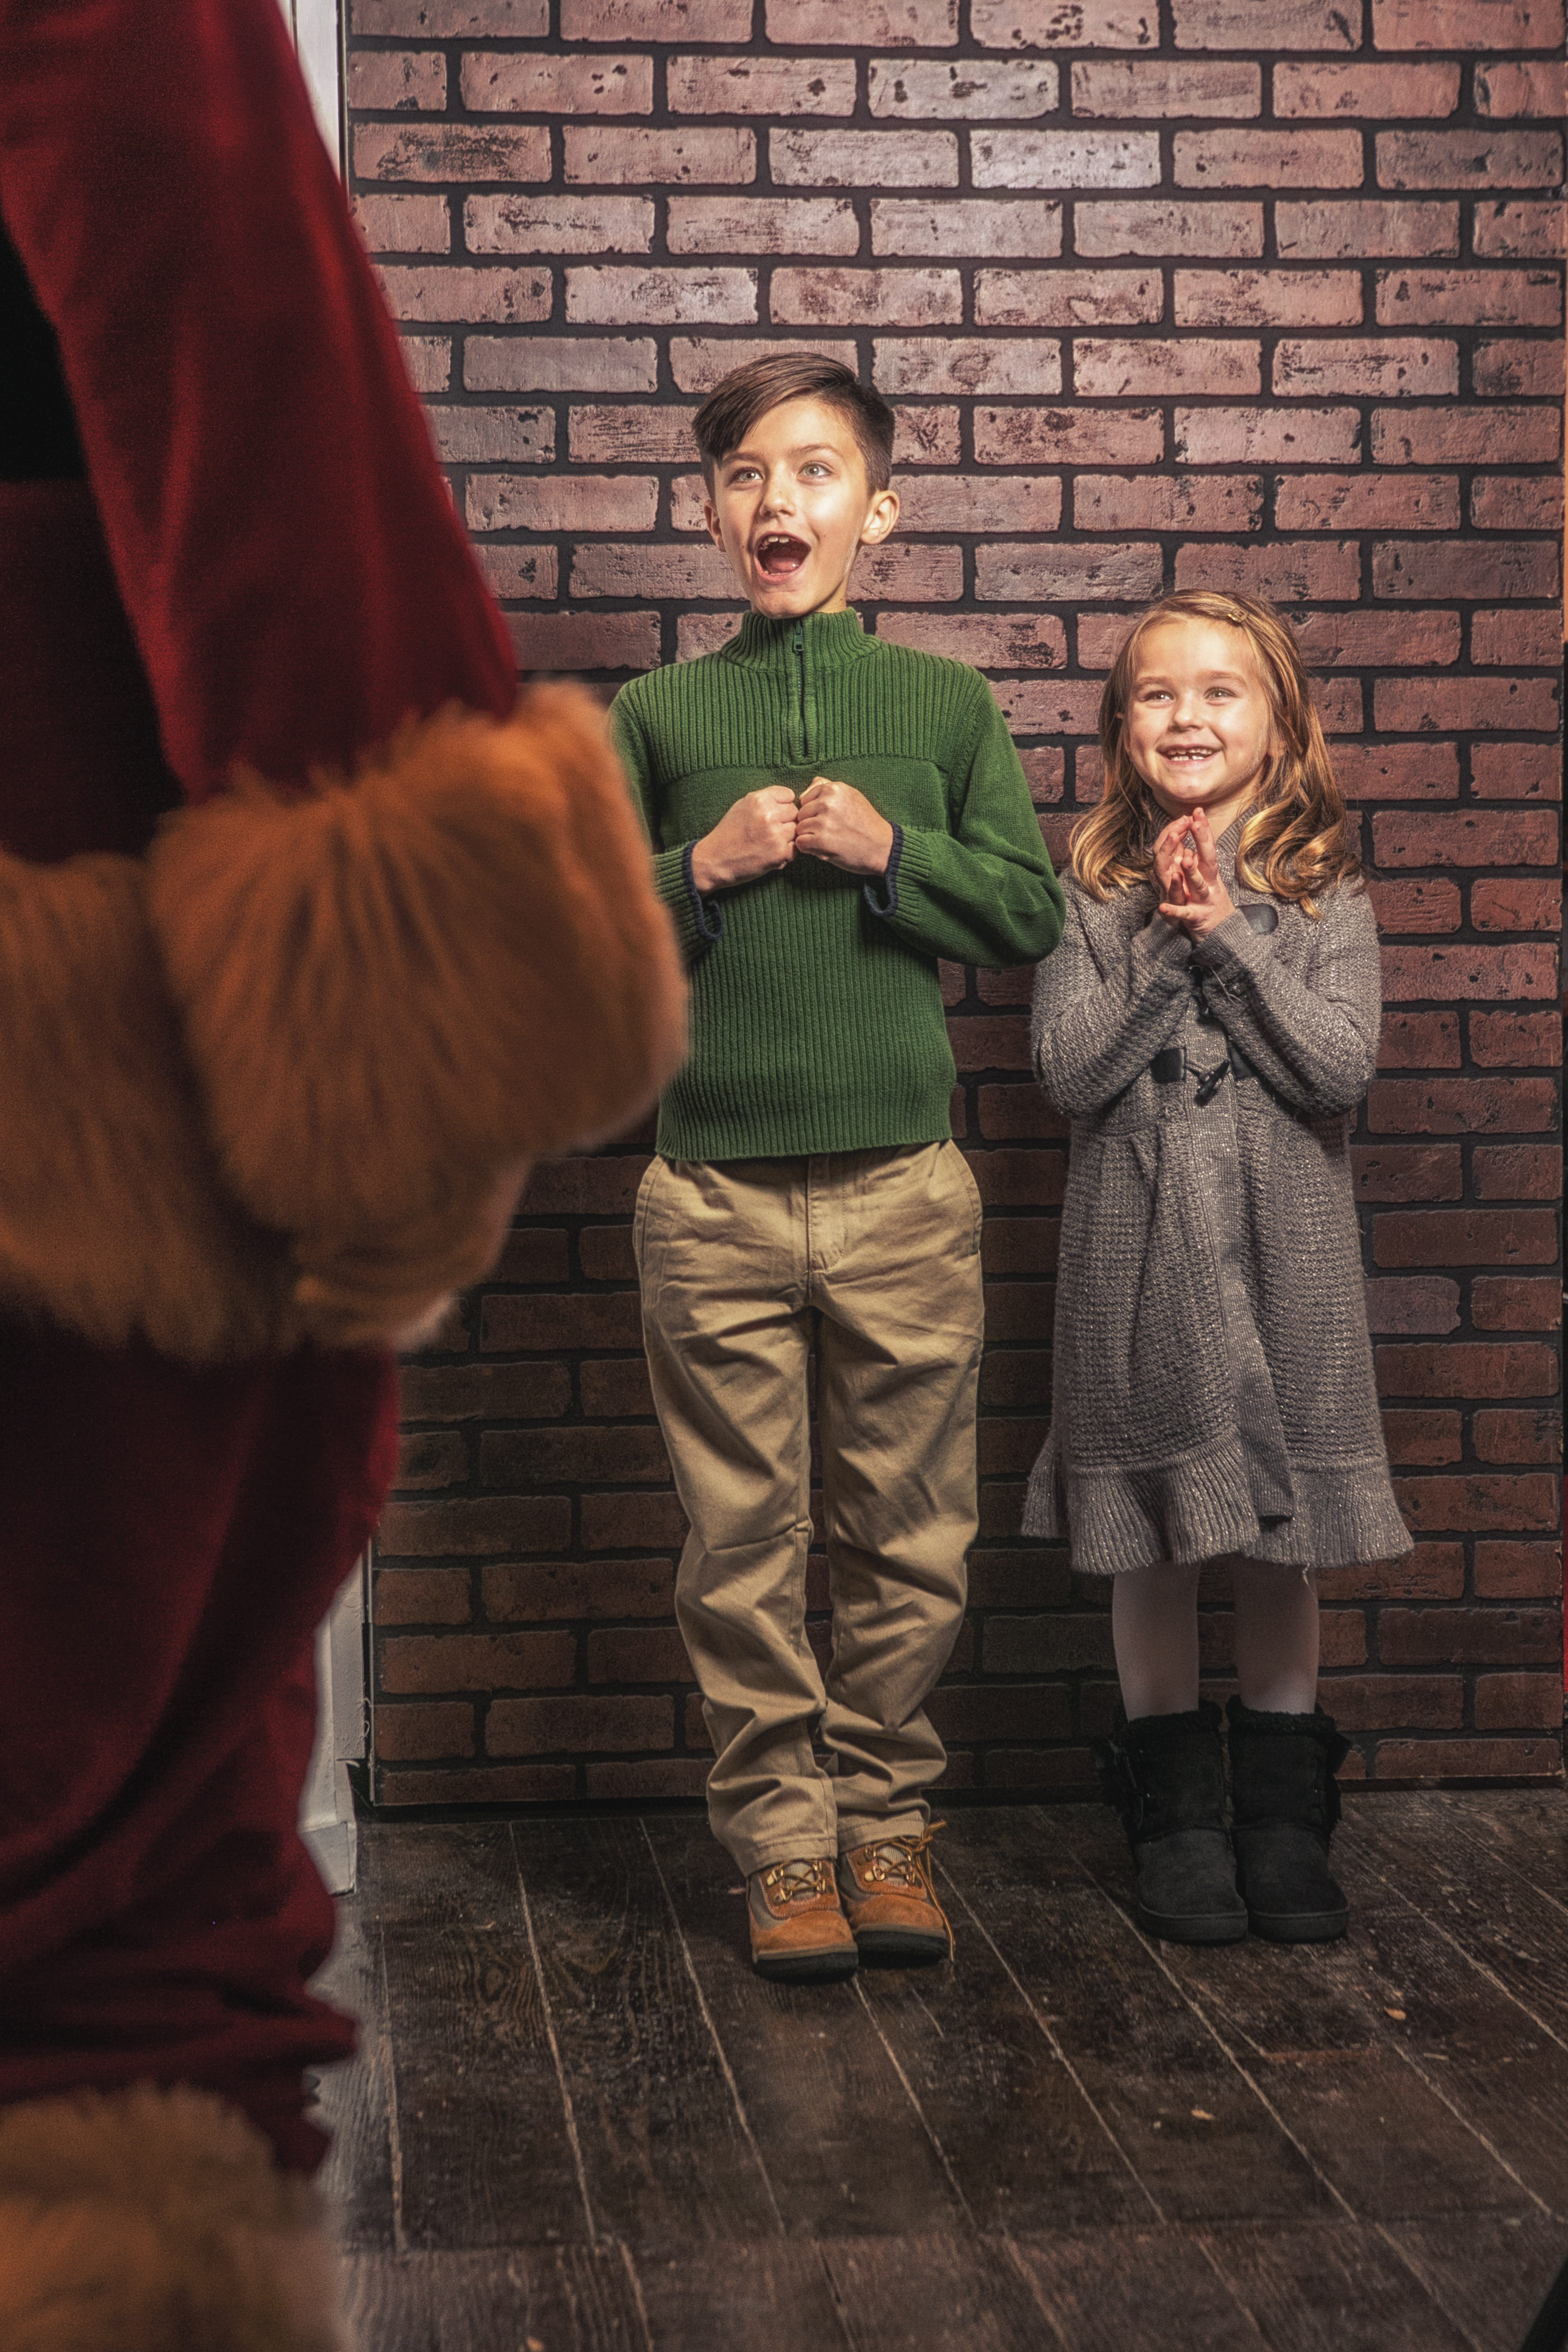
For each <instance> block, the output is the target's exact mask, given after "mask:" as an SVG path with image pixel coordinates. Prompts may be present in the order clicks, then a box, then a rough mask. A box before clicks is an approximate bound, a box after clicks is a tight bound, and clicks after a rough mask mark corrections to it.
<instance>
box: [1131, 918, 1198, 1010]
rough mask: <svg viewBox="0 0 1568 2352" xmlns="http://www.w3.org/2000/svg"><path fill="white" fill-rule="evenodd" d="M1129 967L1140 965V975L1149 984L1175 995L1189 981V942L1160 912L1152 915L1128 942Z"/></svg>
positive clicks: (1190, 943)
mask: <svg viewBox="0 0 1568 2352" xmlns="http://www.w3.org/2000/svg"><path fill="white" fill-rule="evenodd" d="M1132 961H1133V966H1134V969H1135V970H1136V969H1137V967H1139V966H1140V965H1142V971H1143V976H1144V978H1145V980H1146V981H1147V982H1148V983H1149V985H1150V986H1151V987H1161V988H1163V989H1164V990H1165V991H1166V992H1167V993H1168V994H1169V995H1172V996H1176V995H1179V994H1180V992H1181V991H1182V990H1183V989H1184V988H1186V987H1188V986H1190V984H1191V981H1190V973H1191V968H1192V961H1193V942H1192V940H1190V939H1189V938H1188V936H1187V934H1186V932H1185V931H1184V930H1180V929H1177V927H1176V925H1175V924H1174V923H1168V922H1167V921H1166V920H1165V918H1164V917H1163V915H1152V916H1151V917H1150V919H1149V920H1148V922H1146V923H1145V924H1144V926H1143V929H1142V930H1141V931H1140V932H1139V933H1138V935H1137V937H1136V939H1135V940H1133V943H1132Z"/></svg>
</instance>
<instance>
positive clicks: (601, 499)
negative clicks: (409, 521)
mask: <svg viewBox="0 0 1568 2352" xmlns="http://www.w3.org/2000/svg"><path fill="white" fill-rule="evenodd" d="M657 512H658V478H656V477H655V476H654V475H652V474H642V475H637V474H547V475H543V476H539V477H534V478H530V477H528V476H527V475H521V474H481V475H477V476H475V477H474V478H472V479H471V480H470V481H469V483H468V529H469V530H652V529H653V526H654V521H655V518H656V515H657Z"/></svg>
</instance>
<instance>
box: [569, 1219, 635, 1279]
mask: <svg viewBox="0 0 1568 2352" xmlns="http://www.w3.org/2000/svg"><path fill="white" fill-rule="evenodd" d="M577 1255H578V1256H579V1258H580V1259H581V1261H582V1266H583V1272H584V1276H585V1277H586V1278H587V1280H588V1281H590V1282H628V1283H629V1282H635V1281H636V1280H637V1262H636V1260H635V1258H634V1257H633V1255H632V1230H631V1227H630V1226H629V1225H586V1226H584V1230H583V1232H582V1233H581V1234H579V1235H578V1237H577Z"/></svg>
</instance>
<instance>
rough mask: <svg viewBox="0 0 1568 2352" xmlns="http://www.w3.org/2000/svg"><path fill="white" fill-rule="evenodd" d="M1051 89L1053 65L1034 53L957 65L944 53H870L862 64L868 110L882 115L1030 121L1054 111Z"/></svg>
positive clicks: (1054, 84)
mask: <svg viewBox="0 0 1568 2352" xmlns="http://www.w3.org/2000/svg"><path fill="white" fill-rule="evenodd" d="M1057 94H1058V74H1057V68H1056V67H1055V66H1054V65H1049V64H1045V63H1043V62H1041V61H1039V60H1038V59H1032V60H1030V61H1029V62H1027V63H1015V62H1013V61H1012V60H1011V59H1004V60H999V61H998V62H997V63H995V64H991V63H985V64H977V63H976V62H975V61H974V60H973V59H972V58H971V59H966V60H965V62H964V63H963V65H961V66H958V65H951V64H949V62H948V61H947V59H946V58H872V59H871V61H870V63H869V65H868V68H867V96H868V100H869V102H870V109H871V112H872V114H873V115H874V116H876V117H877V118H878V119H879V120H884V121H886V120H894V121H898V120H913V121H921V122H925V121H960V122H963V123H972V122H1001V121H1035V120H1036V119H1037V117H1038V116H1040V115H1042V114H1054V113H1055V112H1056V108H1057ZM851 111H853V108H852V107H850V108H847V109H846V112H851Z"/></svg>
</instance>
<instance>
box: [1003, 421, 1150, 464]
mask: <svg viewBox="0 0 1568 2352" xmlns="http://www.w3.org/2000/svg"><path fill="white" fill-rule="evenodd" d="M1164 440H1165V436H1164V427H1163V424H1162V421H1161V416H1160V412H1159V410H1158V409H1157V408H1117V409H1092V408H1080V407H1074V408H976V409H975V411H974V456H975V461H976V463H977V464H979V465H982V466H1017V465H1039V464H1044V465H1057V466H1150V465H1157V464H1158V463H1159V460H1160V459H1161V457H1163V455H1164Z"/></svg>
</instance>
